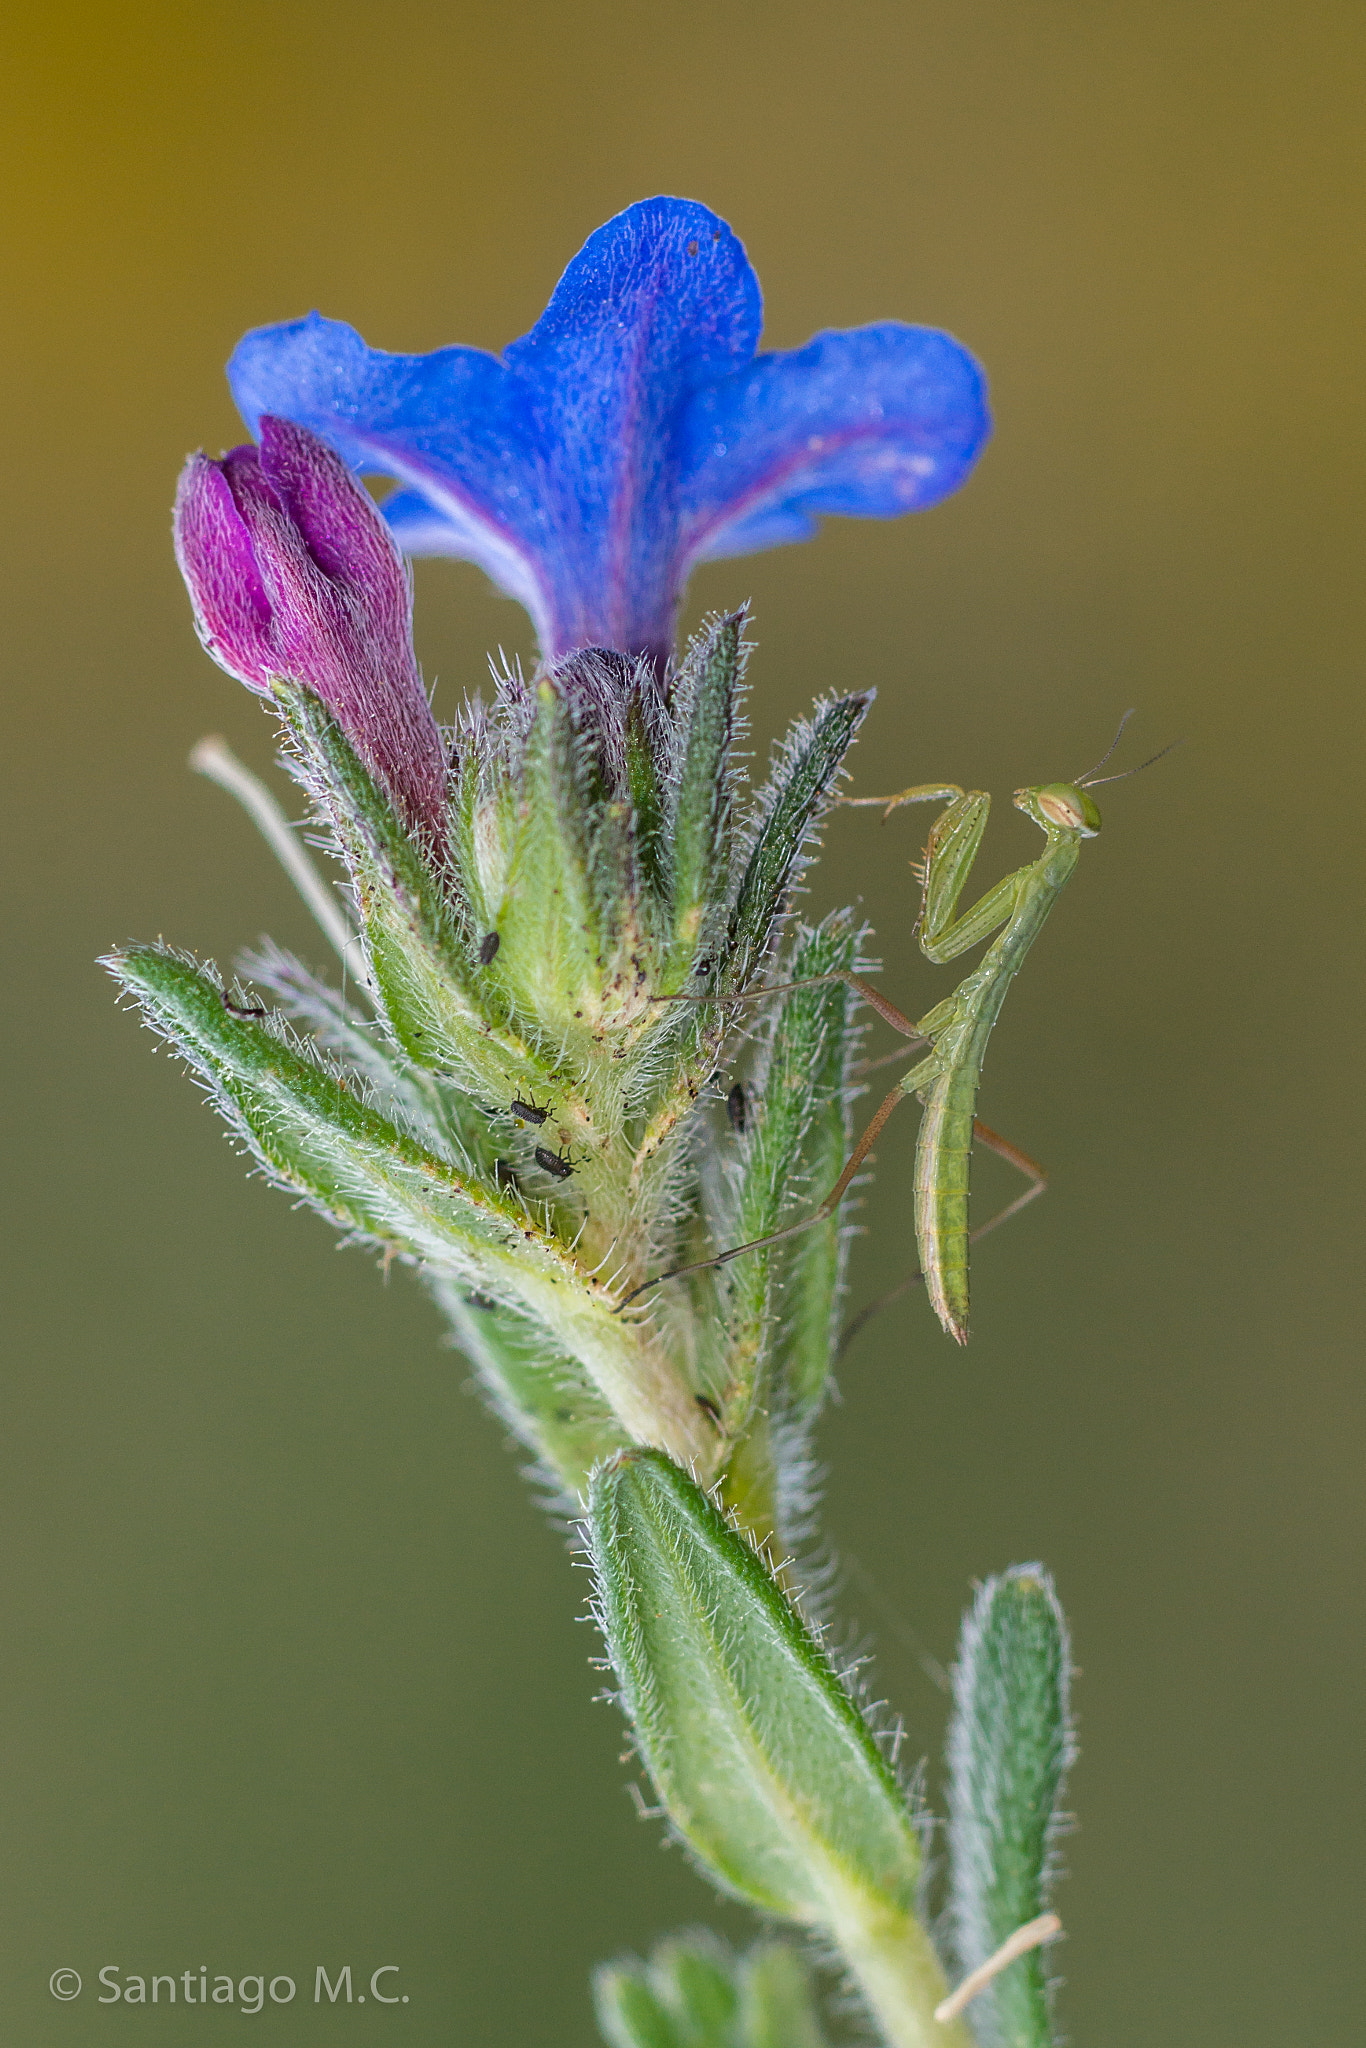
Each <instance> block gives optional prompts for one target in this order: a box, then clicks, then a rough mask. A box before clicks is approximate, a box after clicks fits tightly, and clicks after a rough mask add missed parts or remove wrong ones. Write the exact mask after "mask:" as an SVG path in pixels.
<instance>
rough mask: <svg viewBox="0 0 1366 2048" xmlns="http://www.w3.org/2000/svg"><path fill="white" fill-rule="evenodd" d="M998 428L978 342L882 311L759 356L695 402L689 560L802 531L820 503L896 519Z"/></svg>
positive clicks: (947, 479)
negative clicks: (867, 320)
mask: <svg viewBox="0 0 1366 2048" xmlns="http://www.w3.org/2000/svg"><path fill="white" fill-rule="evenodd" d="M990 431H991V420H990V415H989V413H988V411H987V402H986V385H985V380H984V379H983V376H982V372H981V370H980V369H979V368H978V366H977V364H976V362H975V361H974V360H973V358H972V357H971V356H970V355H969V354H968V352H967V350H966V349H965V348H963V347H962V346H961V345H960V344H959V343H958V342H956V341H955V340H954V339H953V337H952V336H951V335H948V334H941V333H939V332H938V331H937V330H936V329H934V328H932V327H907V326H905V325H904V324H903V323H902V322H901V321H897V320H888V321H883V322H881V323H880V324H879V325H877V326H873V327H856V328H853V329H852V330H849V331H846V332H827V333H824V334H818V335H816V336H815V338H814V339H813V340H811V341H809V342H808V343H807V344H806V346H805V348H799V349H792V350H790V351H789V352H787V353H786V354H782V355H766V356H759V357H758V358H757V359H756V361H755V362H754V363H753V364H752V365H751V367H750V368H749V370H747V371H746V372H744V373H743V374H742V375H740V376H738V377H731V378H729V379H728V380H727V381H726V382H725V383H721V384H716V385H713V386H712V387H711V388H710V389H708V390H706V391H702V392H699V393H698V394H697V396H696V398H695V399H694V400H693V402H692V404H691V406H690V407H689V409H688V417H687V423H686V440H685V446H684V451H683V456H682V468H683V472H684V473H683V475H682V477H681V478H680V481H679V486H678V494H679V499H680V503H681V506H682V508H683V518H682V536H681V539H682V548H683V553H684V558H685V561H686V562H687V563H689V564H690V563H692V562H694V561H698V560H702V559H716V558H717V557H720V556H723V555H738V554H748V553H751V552H753V551H754V550H755V549H757V548H767V547H775V546H777V545H779V544H780V543H782V542H784V541H793V540H805V539H807V538H808V537H809V536H810V534H811V533H812V532H813V531H814V530H815V518H816V516H817V515H818V514H821V513H830V512H842V513H846V514H849V513H853V514H859V515H861V516H863V517H865V518H868V517H871V518H880V519H891V518H895V517H897V516H898V515H899V514H901V513H903V512H916V511H920V510H922V509H923V508H924V507H925V506H927V505H933V504H935V503H936V502H937V501H938V500H939V499H940V498H943V497H945V496H947V495H948V493H949V492H950V491H954V490H957V488H958V486H959V485H960V484H961V483H962V482H963V480H964V478H965V477H966V476H967V474H968V472H969V470H970V469H971V468H972V465H973V463H974V462H975V461H976V460H977V457H978V455H979V454H980V452H981V450H982V447H983V444H984V443H985V441H986V438H987V435H988V434H989V433H990Z"/></svg>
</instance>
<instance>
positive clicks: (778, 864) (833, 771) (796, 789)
mask: <svg viewBox="0 0 1366 2048" xmlns="http://www.w3.org/2000/svg"><path fill="white" fill-rule="evenodd" d="M871 702H872V694H871V692H860V693H858V694H856V695H854V696H850V697H836V698H835V699H834V700H833V701H832V702H830V703H828V704H826V705H825V706H824V707H823V708H821V709H820V710H818V711H817V713H816V716H815V718H814V719H813V720H812V721H811V722H810V723H809V724H807V723H804V722H803V723H802V724H799V725H797V726H795V727H794V728H793V730H792V731H791V732H790V733H789V734H788V737H787V740H786V742H785V744H784V747H783V750H782V754H781V757H780V759H779V761H778V765H777V767H776V769H775V770H774V773H773V776H772V778H771V780H770V782H769V785H768V787H767V789H766V790H765V791H764V792H763V794H762V796H761V799H760V822H759V825H758V828H757V830H756V832H755V835H754V839H753V843H752V845H751V847H750V851H749V858H748V860H747V862H746V864H745V871H744V874H743V876H742V877H741V881H740V887H739V890H738V892H737V895H736V899H735V906H734V909H733V910H732V912H731V917H730V933H729V940H728V944H727V961H726V967H725V973H724V977H723V992H724V993H727V994H729V993H731V992H732V991H734V990H738V989H742V988H744V987H745V986H746V984H747V983H748V981H749V979H750V976H751V975H752V974H753V972H754V970H755V968H756V967H757V966H758V964H759V961H760V960H761V958H762V957H763V952H764V948H765V946H766V945H767V944H768V941H769V939H770V937H771V936H772V933H773V928H774V925H775V923H776V921H777V918H778V917H779V915H780V913H781V912H782V910H783V908H784V906H785V902H786V898H787V894H788V891H789V889H790V887H791V885H792V883H793V881H794V880H795V879H796V876H797V874H798V872H799V870H800V868H801V864H802V854H803V849H804V847H805V845H806V842H807V839H808V837H809V835H810V833H811V830H812V827H813V825H814V824H815V821H816V819H817V817H818V815H819V812H820V810H821V807H822V804H823V803H824V801H825V799H826V798H827V797H828V796H829V794H830V791H831V789H832V787H833V785H834V782H835V778H836V777H837V776H838V774H839V771H840V764H841V762H842V761H843V759H844V756H845V754H846V752H847V751H848V748H849V745H850V742H851V741H852V740H853V738H854V735H855V733H856V732H857V731H858V729H859V726H860V725H861V724H862V723H863V719H864V716H865V715H866V713H867V710H868V706H869V705H870V704H871Z"/></svg>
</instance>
